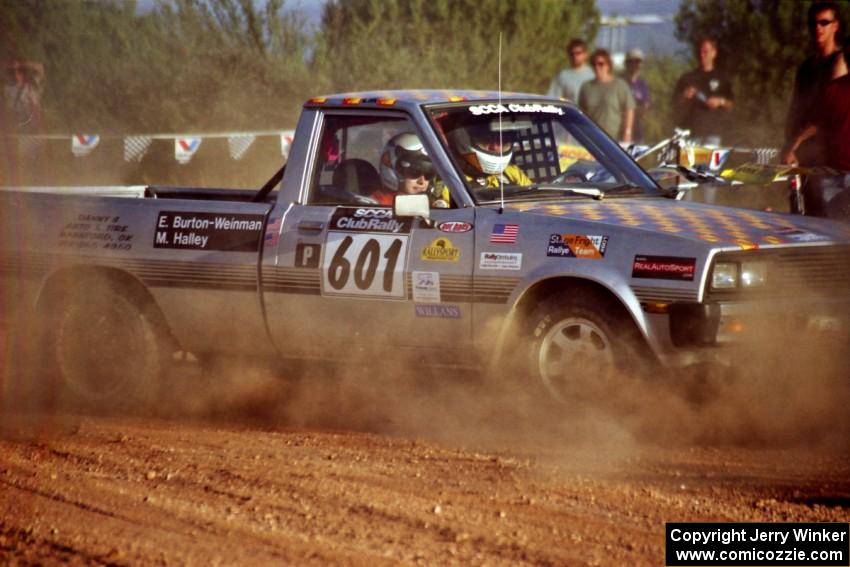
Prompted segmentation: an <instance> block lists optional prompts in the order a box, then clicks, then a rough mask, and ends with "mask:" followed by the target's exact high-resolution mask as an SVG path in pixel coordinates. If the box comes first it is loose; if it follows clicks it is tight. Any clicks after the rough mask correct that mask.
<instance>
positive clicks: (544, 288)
mask: <svg viewBox="0 0 850 567" xmlns="http://www.w3.org/2000/svg"><path fill="white" fill-rule="evenodd" d="M402 134H411V135H412V136H413V137H411V136H406V137H404V136H401V135H402ZM402 138H404V139H406V140H407V142H405V143H403V144H399V143H397V142H398V141H399V140H401V139H402ZM411 139H412V140H414V142H413V143H411V142H410V140H411ZM494 148H496V149H494ZM402 150H403V151H402ZM408 151H413V152H414V153H416V154H417V155H418V158H417V160H418V161H416V162H414V161H413V160H408V159H407V157H410V156H407V157H405V155H403V154H404V152H408ZM414 166H415V167H414ZM406 176H408V177H411V178H414V177H415V178H417V179H418V180H419V182H420V188H419V191H422V184H421V182H422V180H423V179H424V180H425V181H427V189H426V190H424V192H418V193H417V192H416V191H412V192H411V191H408V189H407V188H406V187H407V185H405V183H404V178H405V177H406ZM94 191H95V192H94V194H92V195H87V194H85V191H82V192H81V191H79V190H78V191H76V192H74V193H69V192H64V191H62V190H56V191H47V192H45V191H41V192H36V191H32V190H27V189H25V188H20V189H17V190H16V189H14V188H7V190H5V191H0V231H2V238H0V277H1V278H2V289H3V292H2V299H3V304H2V306H0V307H2V316H0V319H2V324H3V326H4V328H5V332H6V335H7V336H8V337H11V338H9V339H8V341H7V342H8V343H9V345H12V346H14V345H16V344H20V343H21V340H20V338H21V337H22V336H23V337H24V338H25V341H24V342H26V341H29V342H32V341H34V340H36V339H37V340H38V341H39V342H40V344H41V347H40V349H41V350H40V351H39V352H40V353H41V356H40V357H39V358H40V359H43V360H44V361H47V362H48V363H49V364H50V367H51V368H53V369H54V370H55V371H56V372H55V374H56V375H59V376H61V378H62V384H63V391H67V392H68V393H69V396H72V397H77V398H79V399H94V400H128V399H133V396H134V395H135V394H136V392H137V391H139V390H140V388H141V387H142V386H144V385H145V384H148V383H150V382H154V381H156V380H157V377H158V376H159V375H160V374H161V373H162V371H163V369H164V368H165V366H166V365H167V364H168V363H169V361H170V360H171V359H172V357H173V355H174V353H177V352H184V353H192V354H193V355H194V356H196V357H198V358H199V359H201V360H203V359H204V358H205V357H208V356H214V355H215V356H218V355H221V354H227V353H240V354H242V355H248V356H255V357H280V358H283V359H288V358H300V359H305V360H310V359H315V358H322V359H327V358H333V359H336V360H340V361H345V360H347V359H348V357H350V356H351V355H352V354H362V353H369V354H371V355H372V356H373V358H371V360H375V358H374V356H380V357H381V360H383V361H385V360H393V358H392V357H393V356H394V355H397V354H399V355H400V354H402V353H403V354H405V356H408V355H412V356H415V357H417V358H415V360H419V361H422V363H424V364H431V365H435V366H442V367H471V368H491V369H494V368H498V369H506V368H510V369H511V371H510V376H512V377H513V379H518V380H527V381H529V390H532V389H534V390H535V391H538V392H540V394H541V396H543V397H546V398H548V399H551V400H561V401H565V400H569V399H570V398H571V397H573V395H574V394H575V385H576V384H581V383H586V382H584V380H586V379H588V378H590V379H594V377H596V376H601V375H602V374H603V373H605V372H617V371H619V370H620V369H623V368H637V367H639V366H641V365H643V364H648V365H650V366H653V367H666V368H677V367H680V366H683V365H687V364H692V363H694V362H698V361H704V360H709V359H712V358H715V357H718V356H719V355H722V354H723V353H724V351H726V350H727V346H728V345H730V344H735V343H736V342H739V341H742V340H745V338H746V337H747V334H748V332H750V331H751V330H752V327H753V326H754V325H765V324H767V323H765V322H766V321H767V322H769V324H770V325H771V326H772V328H774V329H776V330H777V331H781V330H783V329H785V330H787V331H789V332H794V333H796V334H799V333H801V332H811V333H815V332H822V333H845V332H846V330H847V328H848V322H850V226H848V225H842V224H837V223H833V222H830V221H826V220H821V219H813V218H803V217H799V216H789V215H781V214H772V213H767V212H760V211H752V210H742V209H733V208H724V207H718V206H712V205H706V204H699V203H692V202H684V201H681V200H676V199H675V198H674V197H675V196H674V195H673V194H671V192H669V191H666V190H664V189H662V188H661V187H659V186H658V185H657V184H656V183H655V182H654V181H653V180H652V178H650V177H649V176H648V175H647V174H646V172H645V171H644V170H642V169H641V168H640V167H639V166H638V165H637V164H636V163H635V162H634V160H632V159H631V158H630V157H629V156H628V155H627V154H626V153H625V152H624V151H623V150H622V149H621V148H620V146H619V145H618V144H617V143H616V142H615V141H614V140H612V139H611V138H610V137H608V136H607V135H606V134H605V133H603V132H602V131H601V130H600V129H599V128H598V127H597V126H596V125H595V124H594V123H593V122H592V121H590V120H589V119H588V118H587V117H586V116H585V115H584V114H582V112H581V111H580V110H578V109H577V108H576V107H575V106H574V105H572V104H570V103H567V102H564V101H562V100H556V99H550V98H545V97H539V96H535V95H526V94H515V93H511V94H505V93H498V92H482V91H451V92H449V91H425V90H416V91H384V92H369V93H350V94H341V95H333V96H326V97H318V98H313V99H311V100H309V101H307V102H306V104H305V105H304V108H303V112H302V114H301V117H300V119H299V122H298V125H297V130H296V133H295V139H294V142H293V144H292V148H291V151H290V154H289V158H288V162H287V164H286V166H285V167H284V168H283V169H282V170H281V172H279V174H278V175H277V176H276V177H274V178H273V179H272V180H270V182H269V183H268V184H266V186H265V187H263V188H262V189H261V190H259V191H256V192H255V191H244V190H227V189H199V188H175V187H155V186H152V187H135V188H133V187H130V188H127V189H126V190H124V192H123V193H122V192H121V191H113V192H112V193H115V194H114V195H110V196H104V195H102V194H97V191H96V190H94ZM388 191H389V193H390V195H391V196H394V199H391V200H390V201H388V202H389V203H391V205H387V204H381V202H382V201H381V198H380V196H381V195H382V194H383V195H385V194H387V192H388ZM81 193H82V194H81ZM409 193H412V194H409ZM36 322H38V323H36ZM842 336H843V335H842ZM15 337H17V339H16V338H15ZM845 346H846V345H845ZM10 348H11V347H10ZM9 360H14V357H7V367H9V368H10V369H9V368H7V370H9V371H10V372H14V371H15V369H14V364H11V363H9V362H8V361H9ZM361 360H364V359H361ZM366 360H369V359H366ZM406 360H411V359H409V358H408V359H406ZM636 361H639V362H640V363H641V365H637V364H635V362H636ZM488 376H489V374H488Z"/></svg>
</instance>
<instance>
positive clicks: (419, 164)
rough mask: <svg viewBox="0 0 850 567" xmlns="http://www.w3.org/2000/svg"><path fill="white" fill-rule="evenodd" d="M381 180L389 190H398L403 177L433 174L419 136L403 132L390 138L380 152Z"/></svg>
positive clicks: (432, 168)
mask: <svg viewBox="0 0 850 567" xmlns="http://www.w3.org/2000/svg"><path fill="white" fill-rule="evenodd" d="M380 169H381V182H383V184H384V187H386V188H387V189H389V190H390V191H398V188H399V185H400V184H401V180H402V178H404V177H408V178H416V177H419V176H420V175H424V176H425V177H426V178H429V179H430V178H431V177H433V176H434V166H433V164H432V163H431V158H429V157H428V154H427V153H426V152H425V147H424V146H423V145H422V142H421V141H420V140H419V136H417V135H416V134H414V133H413V132H403V133H401V134H398V135H396V136H393V137H392V138H390V141H389V142H387V144H386V146H384V152H383V153H382V154H381V168H380Z"/></svg>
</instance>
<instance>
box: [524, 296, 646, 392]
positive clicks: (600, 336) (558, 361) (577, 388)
mask: <svg viewBox="0 0 850 567" xmlns="http://www.w3.org/2000/svg"><path fill="white" fill-rule="evenodd" d="M618 307H619V306H617V305H615V304H614V302H613V301H610V300H604V299H602V298H599V297H597V296H596V294H591V293H585V292H581V291H576V292H566V293H563V294H561V295H558V296H555V297H553V298H551V299H550V300H549V301H545V302H544V303H542V304H541V305H540V306H538V307H537V309H535V310H534V311H533V312H532V314H531V317H530V320H529V324H530V335H531V336H530V341H529V350H528V367H529V372H530V374H531V376H532V379H533V380H534V381H536V383H537V386H538V389H539V390H541V391H542V393H543V394H544V395H545V396H546V397H547V398H548V399H550V400H552V401H554V402H557V403H561V404H563V403H567V402H572V401H575V400H579V399H587V398H596V397H597V396H600V395H601V396H604V395H605V390H606V389H607V388H609V387H616V381H617V380H620V379H621V378H622V375H623V373H624V369H625V368H626V366H627V364H628V362H629V361H630V360H638V357H637V356H635V355H634V346H635V345H636V344H637V343H638V337H637V330H636V329H635V328H634V324H633V323H632V322H631V321H630V320H629V319H628V318H627V317H626V316H625V315H623V314H621V313H620V311H621V310H620V309H618Z"/></svg>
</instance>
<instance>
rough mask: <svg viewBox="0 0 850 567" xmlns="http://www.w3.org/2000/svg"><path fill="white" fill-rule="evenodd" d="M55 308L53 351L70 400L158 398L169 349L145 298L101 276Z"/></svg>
mask: <svg viewBox="0 0 850 567" xmlns="http://www.w3.org/2000/svg"><path fill="white" fill-rule="evenodd" d="M50 309H51V314H50V320H51V321H52V324H51V325H50V328H49V329H48V333H47V334H48V346H49V349H50V350H49V353H50V358H51V362H52V366H53V367H54V371H55V373H56V374H57V375H58V377H59V378H60V379H61V383H62V386H63V387H64V388H63V390H64V394H66V396H64V397H65V398H66V400H67V401H69V402H71V403H72V405H75V406H78V405H83V406H85V407H89V408H97V409H101V410H110V409H129V408H139V407H145V406H148V405H149V404H152V402H153V401H154V400H155V399H156V398H157V397H158V395H159V387H160V379H161V376H162V374H163V372H164V369H165V367H166V363H167V360H168V349H167V345H166V342H165V341H164V340H163V339H162V337H161V334H160V332H159V329H158V328H157V327H156V325H155V324H154V323H153V320H152V318H151V316H150V313H149V312H148V311H147V310H146V309H145V308H144V307H142V306H141V305H140V303H139V302H137V301H135V300H134V299H133V298H131V297H128V296H127V295H126V294H125V293H123V292H122V290H121V289H120V288H117V287H115V286H112V285H110V284H109V283H108V282H98V283H96V284H94V285H90V286H86V287H85V289H83V288H75V289H74V290H72V291H71V292H70V293H68V294H63V296H62V299H61V300H59V301H53V302H51V305H50Z"/></svg>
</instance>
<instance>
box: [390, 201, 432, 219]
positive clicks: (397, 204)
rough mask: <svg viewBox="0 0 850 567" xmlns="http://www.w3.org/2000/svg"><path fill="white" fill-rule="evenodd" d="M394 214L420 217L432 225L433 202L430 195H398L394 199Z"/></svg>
mask: <svg viewBox="0 0 850 567" xmlns="http://www.w3.org/2000/svg"><path fill="white" fill-rule="evenodd" d="M393 214H394V215H395V216H397V217H420V218H422V219H423V220H424V221H425V224H426V225H428V226H431V203H430V202H429V201H428V195H425V194H424V193H422V194H420V195H396V196H395V198H394V199H393Z"/></svg>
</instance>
